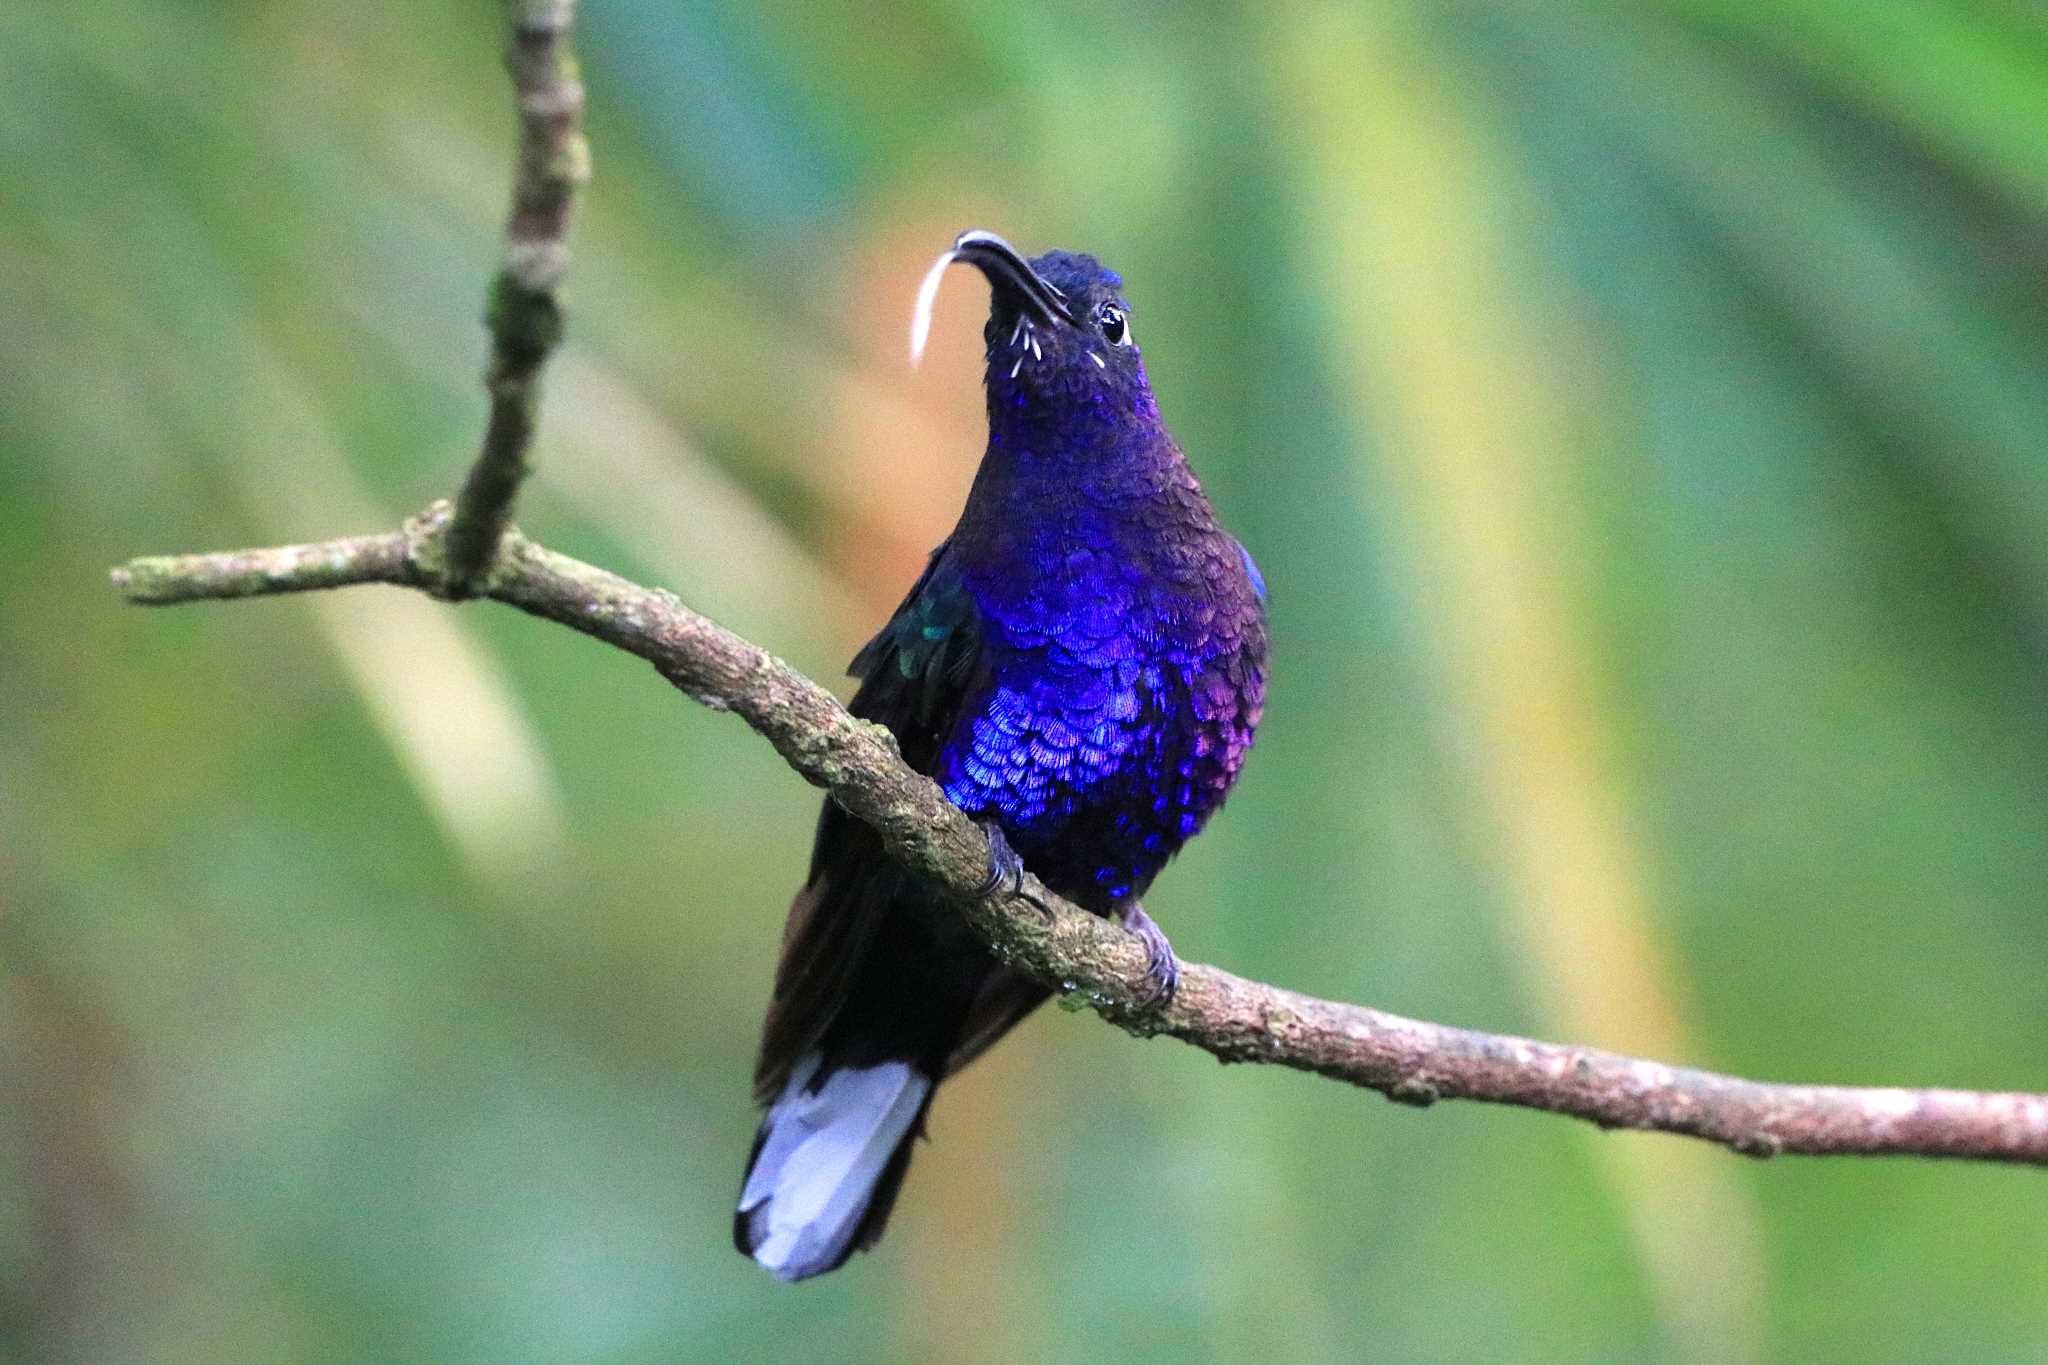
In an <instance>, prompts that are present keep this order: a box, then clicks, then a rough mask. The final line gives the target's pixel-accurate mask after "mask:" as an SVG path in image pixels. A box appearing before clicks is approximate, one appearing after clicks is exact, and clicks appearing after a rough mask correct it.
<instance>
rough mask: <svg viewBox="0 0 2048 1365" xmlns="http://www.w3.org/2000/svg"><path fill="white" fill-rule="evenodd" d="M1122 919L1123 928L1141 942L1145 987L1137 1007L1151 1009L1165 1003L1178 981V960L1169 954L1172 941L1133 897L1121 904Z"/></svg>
mask: <svg viewBox="0 0 2048 1365" xmlns="http://www.w3.org/2000/svg"><path fill="white" fill-rule="evenodd" d="M1123 922H1124V928H1125V929H1126V930H1128V931H1129V932H1131V933H1133V934H1136V935H1137V936H1138V940H1139V941H1140V942H1141V943H1143V944H1144V945H1145V990H1144V992H1143V993H1142V994H1141V995H1140V996H1139V997H1138V1004H1139V1007H1140V1008H1143V1009H1153V1008H1155V1007H1157V1006H1160V1005H1164V1004H1166V1003H1167V1002H1168V1001H1170V1000H1172V999H1173V992H1174V990H1175V988H1176V987H1178V986H1179V985H1180V960H1179V959H1178V958H1176V957H1174V955H1173V945H1172V944H1171V943H1168V942H1167V941H1166V931H1165V930H1163V929H1161V928H1160V927H1159V925H1158V924H1157V923H1155V922H1154V921H1153V919H1152V917H1151V916H1150V915H1148V914H1146V913H1145V907H1144V906H1142V905H1140V904H1138V903H1137V902H1136V901H1132V902H1131V903H1130V904H1129V905H1127V906H1125V907H1124V909H1123Z"/></svg>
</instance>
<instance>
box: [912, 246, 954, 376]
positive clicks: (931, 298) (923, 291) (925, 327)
mask: <svg viewBox="0 0 2048 1365" xmlns="http://www.w3.org/2000/svg"><path fill="white" fill-rule="evenodd" d="M959 255H960V253H959V252H958V251H948V252H946V253H945V254H943V255H941V256H940V257H939V259H937V260H936V261H933V262H932V268H931V269H930V270H927V271H925V272H924V283H922V284H920V285H918V287H917V307H916V308H915V309H913V310H912V312H911V314H910V363H911V366H912V367H913V368H915V367H916V366H917V364H918V363H919V362H920V361H922V360H923V359H924V344H925V342H926V341H928V340H930V339H931V334H932V309H933V307H934V306H936V305H937V303H938V301H939V277H940V276H942V275H944V274H945V273H946V267H947V266H949V265H951V264H953V262H954V261H955V260H956V259H958V258H959Z"/></svg>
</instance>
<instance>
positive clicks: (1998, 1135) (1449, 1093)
mask: <svg viewBox="0 0 2048 1365" xmlns="http://www.w3.org/2000/svg"><path fill="white" fill-rule="evenodd" d="M451 520H452V517H451V509H450V508H449V506H448V504H446V503H437V504H435V505H434V506H433V507H430V508H428V509H427V510H426V511H425V512H424V513H422V514H421V515H419V516H418V517H415V518H414V519H413V520H412V521H410V522H408V523H407V525H406V528H405V529H404V530H403V531H398V532H393V533H390V534H388V535H383V536H359V537H353V538H350V539H347V540H336V541H329V542H327V543H325V544H319V545H293V546H286V547H283V548H281V549H273V550H242V551H235V552H232V553H228V554H218V555H180V556H170V557H162V558H150V559H138V560H134V561H132V562H130V563H129V564H127V565H124V566H123V567H121V568H119V569H116V570H115V571H114V583H115V586H116V587H118V588H119V589H120V590H121V592H122V593H123V594H125V595H126V596H127V597H128V599H129V600H130V601H133V602H140V603H147V604H166V603H175V602H192V601H199V600H203V599H209V598H239V597H250V596H256V595H262V594H268V593H284V592H296V591H300V590H303V589H309V588H328V587H338V586H342V585H345V584H352V583H393V584H398V585H401V586H406V587H413V588H420V589H424V590H427V591H434V590H437V588H438V586H439V584H440V583H441V581H442V573H443V569H442V564H443V562H444V559H445V554H446V540H447V536H448V534H449V530H450V525H451ZM482 584H483V587H482V592H483V595H486V596H489V597H492V598H495V599H497V600H498V601H500V602H505V603H509V604H510V605H512V606H515V607H517V608H519V609H520V610H521V611H524V612H527V613H529V614H531V615H534V616H539V617H543V618H545V619H547V620H550V621H555V622H558V623H560V624H562V625H565V626H568V627H569V628H571V629H572V630H577V631H580V632H582V633H583V634H585V635H589V636H592V637H594V638H596V639H599V640H602V641H604V642H605V643H606V644H609V645H612V646H614V647H616V648H618V649H622V650H625V651H626V652H627V653H629V654H633V655H636V656H638V657H639V658H642V659H645V660H647V661H648V662H649V663H651V664H653V665H654V666H655V668H656V669H658V670H659V671H660V672H661V674H662V676H663V677H665V678H667V679H668V680H669V681H670V682H671V683H673V684H675V686H676V687H678V688H679V689H681V690H682V691H683V692H684V693H686V694H687V695H688V696H690V697H691V698H692V699H694V700H696V701H698V702H701V703H702V704H704V705H706V706H709V707H712V708H713V709H715V710H720V711H731V712H733V713H734V714H736V715H738V716H739V717H740V718H741V719H743V720H745V721H746V723H747V724H748V725H750V726H752V727H753V728H754V729H755V730H756V731H757V732H759V733H760V734H761V735H762V736H763V737H764V738H766V739H767V740H768V742H769V743H770V744H772V745H774V746H775V750H776V752H777V753H779V754H781V755H782V757H783V759H784V761H785V762H787V763H788V764H789V766H790V767H792V768H794V769H795V770H796V771H797V772H798V773H799V774H801V775H802V776H803V777H804V778H805V779H806V780H807V781H809V782H811V783H812V784H813V785H815V786H819V787H822V788H824V789H825V791H826V792H828V793H829V794H830V795H831V797H832V799H833V800H834V801H837V802H838V803H839V804H840V805H841V806H843V807H845V808H846V809H847V811H849V812H850V813H851V814H853V815H854V816H856V817H858V818H859V819H861V820H864V821H866V822H867V823H868V824H870V825H872V826H874V827H875V829H876V830H877V831H878V832H879V833H880V834H881V837H882V842H883V845H884V846H885V847H886V848H887V850H888V852H889V854H890V856H892V857H894V858H896V859H897V860H898V861H899V862H901V863H902V864H903V865H904V866H906V867H908V868H910V869H911V870H913V871H914V872H916V873H917V874H918V875H920V876H922V877H923V878H925V879H926V880H927V881H929V882H930V883H931V884H932V885H933V886H935V887H937V888H938V889H939V890H940V891H941V892H943V893H944V894H945V895H946V896H948V897H949V898H951V899H952V900H953V901H954V902H955V903H956V904H957V905H958V907H959V908H960V910H961V912H962V913H963V914H964V915H966V917H967V918H968V920H969V922H970V923H971V924H972V925H973V926H974V928H975V929H976V930H977V932H979V933H980V934H981V936H982V937H983V938H984V939H986V940H987V942H988V944H989V947H990V950H991V951H993V952H994V953H995V954H996V955H997V956H998V957H1000V958H1002V959H1003V960H1004V961H1005V962H1008V963H1010V964H1011V965H1012V966H1014V967H1016V968H1018V969H1019V970H1020V971H1023V972H1025V973H1027V974H1029V975H1030V976H1032V977H1034V978H1036V979H1037V980H1039V981H1041V982H1043V983H1044V984H1046V985H1048V986H1050V987H1052V988H1053V989H1055V990H1057V991H1060V992H1062V993H1064V994H1066V995H1067V996H1069V997H1072V998H1075V999H1077V1000H1079V1001H1080V1002H1082V1003H1084V1004H1087V1005H1090V1006H1092V1007H1093V1008H1095V1009H1096V1010H1097V1011H1098V1012H1100V1013H1101V1014H1103V1015H1104V1016H1105V1017H1107V1018H1109V1019H1111V1020H1113V1021H1115V1022H1116V1023H1118V1024H1120V1025H1122V1026H1123V1027H1125V1028H1126V1029H1129V1030H1130V1031H1132V1032H1134V1033H1139V1034H1162V1033H1163V1034H1169V1035H1171V1036H1173V1037H1175V1038H1179V1039H1181V1040H1182V1041H1184V1042H1188V1043H1192V1044H1194V1045H1195V1046H1196V1047H1199V1048H1202V1049H1203V1050H1205V1051H1207V1052H1209V1053H1212V1054H1213V1055H1215V1056H1216V1057H1218V1058H1220V1059H1221V1060H1223V1061H1226V1062H1256V1063H1261V1064H1265V1065H1269V1066H1284V1067H1291V1068H1293V1069H1295V1070H1298V1071H1310V1072H1314V1073H1316V1074H1317V1075H1321V1076H1329V1077H1332V1078H1335V1079H1337V1080H1342V1081H1349V1082H1351V1083H1352V1084H1354V1085H1360V1086H1365V1087H1367V1088H1369V1089H1372V1090H1377V1091H1379V1092H1380V1093H1382V1094H1384V1095H1386V1096H1387V1097H1388V1098H1389V1099H1392V1100H1395V1101H1398V1102H1400V1103H1403V1104H1409V1105H1426V1104H1429V1103H1431V1102H1433V1101H1435V1100H1439V1099H1467V1100H1484V1101H1488V1102H1491V1103H1496V1104H1511V1105H1518V1106H1521V1107H1523V1108H1529V1109H1541V1110H1548V1111H1550V1112H1552V1113H1558V1114H1569V1115H1573V1116H1576V1117H1578V1118H1582V1119H1587V1120H1590V1121H1591V1122H1593V1123H1596V1124H1598V1125H1600V1126H1601V1127H1603V1128H1637V1129H1649V1130H1654V1131H1658V1132H1665V1133H1678V1134H1683V1135H1686V1136H1689V1137H1697V1138H1704V1139H1706V1140H1708V1141H1710V1142H1717V1143H1720V1144H1722V1145H1723V1146H1726V1147H1729V1148H1732V1149H1733V1150H1735V1151H1738V1152H1742V1153H1745V1154H1747V1155H1751V1156H1774V1155H1777V1154H1779V1153H1804V1154H1809V1155H1815V1156H1826V1155H1851V1154H1860V1155H1868V1156H1877V1155H1907V1154H1911V1155H1919V1156H1942V1157H1969V1158H1975V1159H1978V1160H1984V1161H2005V1162H2023V1163H2029V1164H2034V1165H2048V1096H2044V1095H2025V1094H1993V1093H1980V1092H1972V1091H1960V1090H1906V1089H1890V1088H1857V1087H1849V1086H1824V1085H1781V1084H1773V1083H1770V1082H1763V1081H1751V1080H1742V1079H1738V1078H1736V1077H1732V1076H1722V1075H1716V1074H1715V1073H1713V1072H1708V1071H1699V1070H1694V1069H1692V1068H1688V1067H1677V1066H1668V1065H1665V1064H1664V1063H1661V1062H1652V1061H1642V1060H1638V1059H1636V1058H1632V1057H1623V1056H1618V1055H1616V1054H1614V1053H1610V1052H1600V1051H1596V1050H1594V1049H1590V1048H1578V1047H1569V1046H1563V1045H1560V1044H1556V1043H1544V1042H1536V1041H1534V1040H1531V1039H1527V1038H1515V1037H1509V1036H1504V1035H1498V1034H1488V1033H1476V1032H1472V1031H1469V1030H1465V1029H1457V1028H1449V1027H1446V1026H1444V1025H1441V1024H1431V1023H1424V1022H1422V1021H1419V1020H1414V1019H1403V1018H1401V1017H1399V1016H1398V1015H1392V1014H1386V1013H1382V1012H1381V1011H1379V1010H1374V1009H1368V1008H1366V1007H1364V1006H1362V1005H1349V1004H1342V1003H1339V1002H1337V1001H1332V1000H1318V999H1315V998H1314V997H1312V996H1307V995H1301V994H1298V993H1296V992H1294V991H1289V990H1283V989H1281V988H1280V987H1277V986H1269V985H1266V984H1264V983H1262V982H1257V981H1248V980H1246V979H1244V978H1243V977H1239V976H1233V975H1231V974H1230V973H1229V972H1225V971H1221V970H1219V969H1217V968H1215V967H1207V966H1202V965H1200V964H1193V963H1190V964H1184V965H1183V967H1182V971H1181V978H1180V987H1179V989H1178V990H1177V991H1176V992H1175V994H1174V996H1173V998H1172V1000H1171V1001H1169V1002H1168V1003H1167V1004H1165V1005H1164V1006H1159V1007H1150V1006H1147V1005H1146V1004H1145V1003H1143V1002H1144V1001H1145V1000H1146V998H1147V982H1146V980H1145V953H1144V949H1143V947H1142V946H1141V945H1140V944H1139V942H1138V940H1137V939H1135V938H1133V937H1132V936H1130V935H1129V934H1127V933H1125V932H1124V931H1123V930H1122V929H1120V928H1117V927H1115V926H1113V925H1111V924H1109V923H1108V922H1106V921H1104V920H1102V919H1099V918H1097V917H1096V916H1094V915H1090V914H1088V913H1087V912H1085V911H1083V910H1081V909H1080V908H1079V907H1078V906H1075V905H1073V904H1071V903H1069V902H1067V901H1065V900H1063V899H1061V898H1060V897H1058V896H1056V895H1054V894H1053V893H1052V892H1051V891H1050V890H1048V889H1047V888H1046V887H1045V886H1044V885H1042V884H1041V883H1039V882H1038V881H1037V880H1036V879H1035V878H1028V879H1027V881H1026V885H1025V887H1024V891H1025V893H1026V897H1025V898H1016V899H1013V898H1010V897H1007V896H1001V897H987V896H983V895H981V894H979V892H980V888H981V886H982V884H983V880H984V877H985V874H986V871H987V856H988V852H987V843H986V841H985V838H984V836H983V835H982V833H981V831H980V830H979V829H978V828H976V827H975V825H974V824H973V823H972V822H971V821H970V820H968V818H967V817H966V816H965V815H964V814H962V813H961V812H960V811H959V810H958V809H957V808H955V807H954V806H953V805H952V804H951V803H949V802H948V801H947V800H946V797H945V794H944V793H943V792H941V791H940V790H939V788H938V787H937V786H936V785H934V784H933V783H932V782H931V781H930V780H929V779H928V778H926V777H923V776H921V775H920V774H918V773H916V772H913V771H912V770H911V769H910V768H909V767H907V766H906V765H905V764H904V762H903V760H902V758H901V756H900V755H899V754H898V752H897V749H896V743H895V740H894V738H893V737H892V736H891V735H890V734H889V733H888V731H886V730H884V729H882V728H881V727H879V726H876V725H873V724H870V723H869V722H866V721H863V720H860V719H857V718H856V717H854V716H853V715H851V714H850V713H849V712H848V711H847V710H846V708H845V707H843V706H842V705H840V703H839V702H838V700H837V699H836V698H834V697H833V696H832V694H831V693H829V692H827V691H826V690H825V689H824V688H822V687H820V686H818V685H817V684H816V683H814V682H812V681H811V680H810V679H808V678H806V677H804V676H803V675H802V674H800V673H798V672H796V671H795V670H794V669H792V668H790V667H789V665H787V664H785V663H783V662H782V661H781V660H780V659H777V658H775V657H774V656H773V655H771V654H769V653H768V652H767V651H765V650H763V649H761V648H760V647H759V646H757V645H754V644H751V643H749V642H748V641H746V640H743V639H741V638H740V637H739V636H737V635H735V634H733V633H732V632H731V631H729V630H726V629H725V628H724V627H722V626H719V625H717V624H716V623H715V622H712V621H710V620H707V619H706V618H704V617H702V616H700V615H698V614H697V613H696V612H693V611H691V610H690V609H689V608H688V607H686V606H684V605H683V604H682V603H681V602H680V601H678V600H677V599H676V598H675V596H674V595H673V594H670V593H667V592H661V591H658V590H655V589H652V588H644V587H641V586H640V585H639V584H636V583H631V582H628V581H627V580H625V579H623V578H620V577H619V576H617V575H616V574H612V573H608V572H606V571H605V570H603V569H599V568H595V567H593V566H591V565H589V564H584V563H581V562H580V561H577V560H574V559H571V558H569V557H568V556H567V555H561V554H557V553H555V552H554V551H552V550H549V549H546V548H545V547H543V546H540V545H537V544H535V543H534V542H533V541H530V540H528V539H526V538H525V537H524V536H523V535H521V534H520V533H519V532H518V531H517V530H516V529H512V528H508V529H507V531H506V533H505V535H504V537H503V540H502V541H501V543H500V545H499V547H498V555H497V559H496V561H495V563H494V564H493V565H491V566H490V570H489V572H488V573H487V574H486V575H485V576H484V578H483V580H482ZM1034 900H1035V901H1037V902H1040V903H1042V904H1043V905H1044V906H1046V907H1048V909H1049V913H1042V912H1041V911H1040V910H1039V908H1038V907H1037V906H1036V905H1034V904H1033V903H1032V902H1033V901H1034Z"/></svg>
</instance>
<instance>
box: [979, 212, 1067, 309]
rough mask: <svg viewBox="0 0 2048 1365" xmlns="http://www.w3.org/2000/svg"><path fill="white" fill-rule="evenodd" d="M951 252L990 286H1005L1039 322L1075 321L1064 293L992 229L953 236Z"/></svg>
mask: <svg viewBox="0 0 2048 1365" xmlns="http://www.w3.org/2000/svg"><path fill="white" fill-rule="evenodd" d="M950 254H951V256H952V258H953V259H954V260H956V261H966V262H967V263H968V264H969V265H972V266H974V267H975V268H976V269H978V270H980V271H981V273H982V274H984V275H986V276H988V282H989V283H990V284H991V285H993V286H995V287H996V288H998V289H1007V290H1008V291H1009V292H1010V293H1011V294H1012V295H1014V296H1015V297H1016V298H1017V299H1018V300H1019V301H1020V302H1021V303H1023V304H1024V306H1025V307H1026V308H1028V309H1029V310H1030V311H1031V312H1032V313H1034V314H1036V315H1037V318H1038V320H1039V321H1040V322H1048V323H1049V322H1066V323H1071V322H1073V321H1074V314H1073V310H1072V309H1070V308H1068V307H1067V296H1066V295H1065V294H1062V293H1061V292H1060V291H1059V290H1058V289H1057V288H1055V287H1054V286H1053V285H1051V284H1048V283H1047V282H1046V280H1045V277H1044V276H1042V275H1040V274H1039V273H1038V272H1037V271H1036V270H1033V269H1032V268H1031V262H1029V261H1027V260H1025V259H1024V256H1023V253H1021V252H1020V251H1018V250H1017V248H1016V247H1013V246H1011V245H1010V244H1009V243H1008V242H1006V241H1004V240H1003V239H1002V238H1000V237H998V236H996V235H995V234H994V233H993V232H984V231H983V230H982V229H980V228H970V229H968V230H967V231H966V232H963V233H961V234H960V235H959V236H958V237H956V238H954V239H953V250H952V252H951V253H950Z"/></svg>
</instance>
